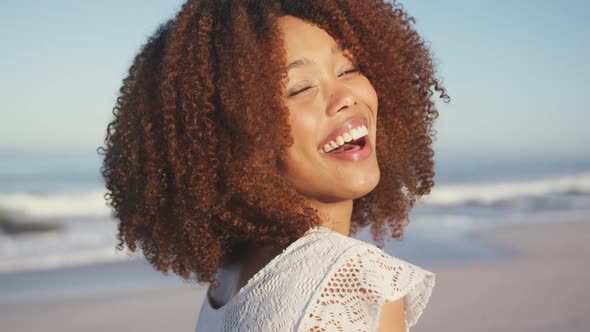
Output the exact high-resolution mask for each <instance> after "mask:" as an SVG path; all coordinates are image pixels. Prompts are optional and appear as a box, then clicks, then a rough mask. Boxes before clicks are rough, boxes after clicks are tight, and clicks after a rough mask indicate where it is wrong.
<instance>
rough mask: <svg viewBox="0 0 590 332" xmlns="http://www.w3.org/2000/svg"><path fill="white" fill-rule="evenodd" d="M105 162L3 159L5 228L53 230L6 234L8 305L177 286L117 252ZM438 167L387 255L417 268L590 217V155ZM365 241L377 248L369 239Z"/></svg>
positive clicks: (3, 288)
mask: <svg viewBox="0 0 590 332" xmlns="http://www.w3.org/2000/svg"><path fill="white" fill-rule="evenodd" d="M101 157H102V156H100V155H98V154H97V153H96V152H95V151H89V152H84V153H82V152H32V151H31V152H23V151H8V150H3V151H0V211H2V212H1V213H2V214H3V215H4V218H8V219H9V220H11V221H12V222H13V223H17V224H18V223H23V224H25V223H34V224H36V225H42V226H43V225H44V226H46V227H45V230H37V231H27V232H11V231H9V230H8V229H7V228H6V227H4V228H0V230H3V231H0V298H3V297H4V298H9V297H10V298H12V297H22V296H23V294H24V295H26V294H28V293H27V292H31V287H28V285H32V284H35V283H37V284H39V283H40V281H39V280H40V279H43V280H45V281H44V282H43V283H44V284H47V281H46V280H47V279H48V278H49V279H51V276H52V275H54V274H55V275H57V276H62V277H55V278H53V279H51V280H52V283H50V285H51V287H45V288H42V289H41V288H39V289H36V290H35V293H36V296H39V294H40V293H43V292H45V293H47V294H53V295H55V294H56V292H57V291H53V292H52V289H59V293H60V294H64V293H67V292H66V291H65V290H70V291H72V292H74V293H75V292H76V290H77V289H78V288H79V289H83V288H84V287H85V286H77V287H74V285H75V283H72V282H71V280H68V278H63V275H65V273H64V272H63V271H65V270H67V271H74V274H76V273H78V274H80V273H82V274H84V275H86V276H94V279H92V278H90V279H91V280H90V281H88V282H91V283H92V287H91V288H92V289H93V290H95V291H96V290H100V291H105V290H109V289H110V290H113V289H117V288H128V287H132V286H133V285H135V286H137V285H147V284H151V283H158V282H171V281H170V280H171V279H170V278H167V279H166V278H162V275H161V274H160V273H159V272H155V271H151V268H150V267H149V266H148V265H147V264H146V263H145V262H144V261H143V258H142V257H141V255H140V254H138V253H134V254H132V253H130V252H127V251H125V252H117V251H116V250H115V246H116V243H117V240H116V237H115V232H116V221H115V220H114V219H113V218H112V217H111V213H110V210H109V207H108V206H107V205H106V203H105V201H104V198H103V195H104V193H105V192H106V191H105V189H104V185H103V182H102V178H101V177H100V174H99V168H100V165H101ZM435 162H436V176H435V183H436V184H435V187H434V188H433V190H432V192H431V194H430V195H428V196H426V197H423V198H421V199H420V200H419V201H418V202H417V204H416V206H415V208H414V209H413V210H412V213H411V215H410V223H409V225H408V227H407V229H406V233H405V235H404V239H403V241H395V240H388V241H387V242H386V247H385V251H386V252H388V253H390V254H393V255H395V256H398V257H400V258H402V259H407V260H409V261H412V262H414V263H416V264H426V265H429V266H430V265H436V264H450V263H453V262H461V261H466V260H482V259H500V258H501V257H503V255H506V254H509V253H506V252H503V251H502V250H501V248H495V247H491V246H488V245H487V244H485V243H480V242H478V240H477V239H475V238H473V237H472V236H471V235H472V234H474V232H476V231H478V230H480V229H482V228H490V227H502V226H506V225H511V224H514V223H531V222H533V223H542V222H559V221H560V220H564V219H572V218H585V217H587V216H589V215H590V154H585V155H583V154H582V155H578V156H572V155H559V156H557V155H540V154H536V155H535V154H526V153H521V154H512V155H501V154H494V155H485V154H481V153H480V154H476V153H437V154H436V155H435ZM41 228H42V229H43V228H44V227H41ZM358 237H359V238H361V239H363V240H365V241H371V239H370V236H369V233H368V229H365V230H363V231H362V232H361V233H360V234H359V235H358ZM116 263H125V264H123V265H121V264H116ZM99 267H100V268H99ZM109 269H119V270H118V271H119V272H120V271H121V269H123V270H125V272H122V273H123V274H124V275H127V276H133V278H130V279H128V280H127V281H124V280H123V281H121V280H120V278H118V281H117V282H114V277H110V278H109V277H107V276H106V275H107V273H106V272H104V271H109ZM60 271H62V272H60ZM76 271H77V272H76ZM97 271H98V272H97ZM100 271H103V272H100ZM40 273H41V274H40ZM101 273H102V274H101ZM97 275H103V277H102V278H97V277H96V276H97ZM131 279H133V280H134V281H133V282H130V281H129V280H131ZM160 279H161V280H164V279H166V280H167V281H160ZM92 280H94V281H92ZM172 282H179V281H178V279H173V281H172Z"/></svg>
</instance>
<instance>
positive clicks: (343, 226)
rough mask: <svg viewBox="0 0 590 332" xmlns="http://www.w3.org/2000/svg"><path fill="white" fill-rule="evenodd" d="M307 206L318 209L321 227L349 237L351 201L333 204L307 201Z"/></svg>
mask: <svg viewBox="0 0 590 332" xmlns="http://www.w3.org/2000/svg"><path fill="white" fill-rule="evenodd" d="M309 204H310V205H311V206H312V207H314V208H316V209H318V211H319V216H320V219H321V225H322V226H325V227H327V228H330V229H331V230H333V231H335V232H338V233H340V234H343V235H346V236H350V219H351V217H352V207H353V205H352V204H353V203H352V200H347V201H340V202H335V203H323V202H318V201H312V200H310V201H309Z"/></svg>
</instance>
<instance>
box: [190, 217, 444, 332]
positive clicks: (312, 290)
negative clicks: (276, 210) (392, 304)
mask: <svg viewBox="0 0 590 332" xmlns="http://www.w3.org/2000/svg"><path fill="white" fill-rule="evenodd" d="M431 275H432V273H431V272H428V271H426V270H422V269H420V268H419V267H417V266H414V265H411V264H409V263H406V262H404V261H402V260H398V259H397V258H394V257H391V256H389V255H387V254H385V253H384V252H383V251H382V250H381V249H379V248H377V247H375V246H374V245H371V244H368V243H366V242H363V241H360V240H358V239H355V238H351V237H348V236H345V235H342V234H340V233H337V232H334V231H331V230H329V229H327V228H323V227H320V228H319V229H317V230H314V231H310V232H309V234H307V236H304V237H302V238H300V239H298V240H297V241H295V242H294V243H293V244H291V245H290V246H289V247H288V248H286V249H285V250H284V252H283V253H282V254H280V255H279V256H277V257H276V258H275V259H273V260H272V261H271V262H270V263H269V264H268V265H267V266H265V267H263V268H262V269H261V270H260V271H259V272H258V273H257V274H256V275H255V276H254V277H252V278H251V279H250V280H249V282H248V283H247V285H246V286H244V287H243V288H242V289H241V290H240V291H239V292H238V293H237V294H236V295H235V296H234V297H233V298H232V299H230V301H229V302H228V303H226V304H225V305H224V306H223V307H221V308H219V309H218V310H214V309H213V308H212V307H211V306H210V305H209V304H208V301H207V298H206V297H205V299H204V301H203V305H202V307H201V312H200V314H199V319H198V320H197V326H196V328H195V330H196V332H230V331H231V332H235V331H238V332H241V331H244V332H246V331H247V332H263V331H280V332H296V331H341V332H343V331H357V332H359V331H370V332H374V331H375V329H376V327H377V325H378V321H379V315H380V313H381V312H380V310H381V306H380V305H381V304H382V303H383V302H384V301H386V300H389V301H392V300H395V299H398V298H400V297H402V296H404V295H405V296H406V298H405V299H406V304H405V309H406V319H407V321H408V323H409V324H406V326H407V325H413V324H414V323H415V322H416V320H417V319H418V317H419V316H420V313H421V312H422V310H423V308H424V307H425V306H426V303H427V301H428V297H429V296H430V291H431V289H432V287H433V285H434V279H433V276H431ZM359 283H360V284H359Z"/></svg>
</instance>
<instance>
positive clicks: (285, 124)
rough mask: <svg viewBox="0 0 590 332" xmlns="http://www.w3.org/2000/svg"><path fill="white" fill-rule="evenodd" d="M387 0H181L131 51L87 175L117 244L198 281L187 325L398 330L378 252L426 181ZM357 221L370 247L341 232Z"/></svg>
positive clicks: (408, 303)
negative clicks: (107, 208)
mask: <svg viewBox="0 0 590 332" xmlns="http://www.w3.org/2000/svg"><path fill="white" fill-rule="evenodd" d="M411 22H413V18H411V17H408V16H407V15H406V13H405V12H404V11H403V10H402V9H401V8H400V6H399V5H397V4H393V5H392V4H388V3H384V2H383V1H354V0H349V1H344V0H324V1H318V0H309V1H302V0H290V1H289V0H282V1H272V0H263V1H254V0H243V1H242V0H223V1H219V0H195V1H188V2H186V3H185V4H184V5H183V7H182V8H181V10H180V11H179V13H178V14H177V16H176V17H175V18H174V19H172V20H170V21H169V22H168V23H166V24H164V25H162V26H161V27H160V28H159V29H158V31H157V32H156V33H155V34H154V36H152V37H151V38H150V39H149V41H148V42H147V43H146V44H145V45H144V47H143V48H142V50H141V51H140V52H139V54H138V55H137V57H136V58H135V60H134V62H133V64H132V66H131V68H130V70H129V75H128V77H127V78H126V79H125V80H124V81H123V86H122V88H121V90H120V97H119V98H118V100H117V105H116V107H115V110H114V114H115V119H114V120H113V121H112V122H111V123H110V124H109V127H108V129H107V137H106V140H105V144H106V147H105V148H104V150H105V157H104V164H103V168H102V173H103V176H104V178H105V181H106V186H107V188H108V190H109V193H108V194H107V195H106V198H107V199H108V202H109V204H110V205H111V206H112V207H113V209H114V213H115V217H116V218H118V219H119V229H118V230H119V233H118V238H119V240H120V242H119V244H118V246H117V248H118V249H119V250H122V249H123V245H124V244H126V245H127V246H128V247H129V248H130V249H131V250H132V251H136V250H137V247H138V246H139V247H140V248H141V250H142V251H143V253H144V255H145V257H146V258H147V260H148V261H149V262H150V263H151V264H152V265H153V266H154V267H155V268H156V269H157V270H159V271H161V272H163V273H164V274H166V275H167V274H168V271H169V270H170V269H172V271H173V272H174V273H176V274H178V275H179V276H181V277H182V278H184V279H185V280H195V281H196V282H198V283H204V282H210V285H209V289H208V290H207V294H206V296H205V298H204V301H203V306H202V308H201V312H200V315H199V319H198V322H197V331H234V330H240V331H309V330H311V331H316V330H317V331H325V330H327V329H330V328H333V329H335V330H337V331H376V330H380V331H385V330H386V331H408V329H409V327H410V326H412V325H414V324H415V323H416V321H417V319H418V318H419V316H420V315H421V313H422V311H423V309H424V307H425V306H426V303H427V302H428V298H429V297H430V294H431V292H432V288H433V286H434V274H433V273H432V272H430V271H427V270H424V269H421V268H420V267H418V266H415V265H412V264H410V263H408V262H405V261H403V260H400V259H398V258H396V257H393V256H389V255H387V254H385V253H384V252H383V251H382V250H381V248H382V247H383V239H384V237H385V235H386V233H387V231H388V230H391V231H392V237H393V238H396V239H401V238H402V235H403V229H404V227H405V226H406V224H407V221H408V213H409V211H410V209H411V208H412V206H413V205H414V202H415V200H416V199H417V198H418V197H420V196H422V195H425V194H428V193H429V192H430V190H431V188H432V186H433V185H434V182H433V176H434V171H433V167H434V163H433V159H432V158H433V151H432V148H431V144H432V138H433V136H434V131H433V130H432V124H433V121H434V120H435V119H436V117H437V116H438V112H437V110H436V109H435V107H434V105H433V102H432V100H431V98H430V97H431V96H432V94H433V93H432V91H431V88H434V89H435V90H436V91H438V92H440V95H441V97H443V98H445V100H446V99H447V98H448V97H447V96H446V94H445V91H444V89H443V88H442V87H440V86H439V84H438V81H437V80H436V78H435V75H434V67H433V64H432V61H431V57H430V54H429V50H428V49H427V48H426V47H425V46H424V42H423V40H422V39H421V38H420V37H419V36H418V35H417V33H416V32H415V31H414V30H413V29H412V26H411ZM368 225H370V226H371V232H372V235H373V237H374V240H375V241H376V242H377V244H378V246H374V245H372V244H369V243H364V242H362V241H360V240H357V239H355V238H353V237H351V235H354V234H356V233H357V231H358V230H359V228H361V227H364V226H368Z"/></svg>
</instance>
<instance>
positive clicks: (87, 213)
mask: <svg viewBox="0 0 590 332" xmlns="http://www.w3.org/2000/svg"><path fill="white" fill-rule="evenodd" d="M104 194H105V191H103V190H92V191H85V192H76V193H52V194H32V193H0V209H4V210H8V211H14V212H19V213H22V214H24V215H25V216H29V217H34V218H59V217H105V216H109V215H110V208H109V207H108V206H107V205H106V202H105V200H104V197H103V196H104Z"/></svg>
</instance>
